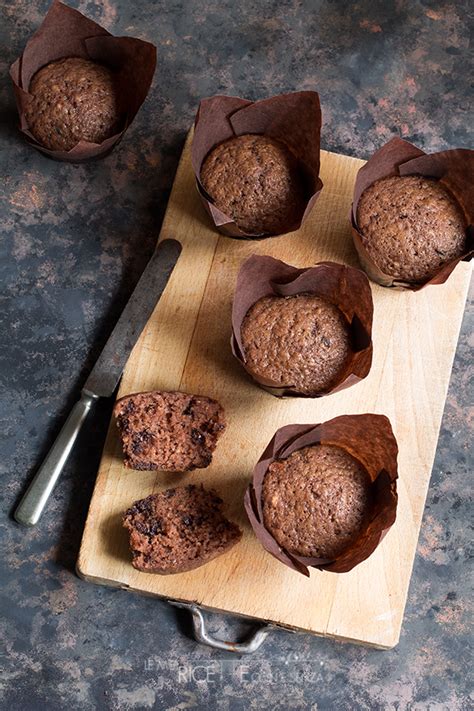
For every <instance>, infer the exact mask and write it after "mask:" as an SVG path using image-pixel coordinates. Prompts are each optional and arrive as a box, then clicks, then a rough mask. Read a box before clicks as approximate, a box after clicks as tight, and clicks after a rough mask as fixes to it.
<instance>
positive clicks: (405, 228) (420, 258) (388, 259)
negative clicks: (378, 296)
mask: <svg viewBox="0 0 474 711" xmlns="http://www.w3.org/2000/svg"><path fill="white" fill-rule="evenodd" d="M357 224H358V226H359V230H360V232H361V234H362V242H363V244H364V247H365V248H366V249H367V251H368V253H369V255H370V257H371V258H372V259H373V261H374V262H375V264H376V265H377V266H378V267H379V269H381V270H382V271H383V272H384V273H385V274H388V275H390V276H392V277H395V278H397V279H401V280H406V281H414V282H415V281H421V280H424V279H427V278H430V277H431V276H433V275H434V274H435V273H436V272H437V271H439V269H440V268H441V267H442V266H443V265H444V264H445V263H446V262H450V261H451V260H453V259H455V258H456V257H458V256H460V255H461V254H462V253H463V251H464V248H465V244H466V220H465V217H464V214H463V211H462V209H461V207H460V206H459V205H458V203H457V202H456V200H455V199H454V197H453V196H452V195H451V194H450V193H449V192H448V190H447V189H446V188H445V187H444V186H443V185H442V184H441V183H440V182H439V181H437V180H434V179H432V178H424V177H423V176H420V175H407V176H392V177H389V178H382V179H380V180H377V181H376V182H375V183H373V184H372V185H370V186H369V187H368V188H367V189H366V190H365V191H364V192H363V194H362V196H361V198H360V200H359V204H358V208H357Z"/></svg>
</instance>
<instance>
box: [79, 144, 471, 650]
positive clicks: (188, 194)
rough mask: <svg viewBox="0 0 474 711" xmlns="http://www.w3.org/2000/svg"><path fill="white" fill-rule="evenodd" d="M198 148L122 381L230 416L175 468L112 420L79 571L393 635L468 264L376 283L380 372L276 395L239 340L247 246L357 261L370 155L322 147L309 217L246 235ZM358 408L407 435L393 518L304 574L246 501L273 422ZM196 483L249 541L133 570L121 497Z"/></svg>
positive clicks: (378, 639) (229, 605)
mask: <svg viewBox="0 0 474 711" xmlns="http://www.w3.org/2000/svg"><path fill="white" fill-rule="evenodd" d="M189 148H190V137H188V141H187V143H186V146H185V148H184V152H183V156H182V159H181V162H180V165H179V168H178V172H177V175H176V179H175V183H174V187H173V191H172V194H171V197H170V201H169V205H168V209H167V212H166V216H165V219H164V223H163V227H162V230H161V234H160V239H164V238H167V237H172V238H175V239H178V240H179V241H180V242H181V243H182V245H183V252H182V255H181V257H180V260H179V262H178V265H177V267H176V269H175V271H174V273H173V275H172V277H171V280H170V282H169V284H168V287H167V289H166V291H165V293H164V295H163V297H162V299H161V301H160V303H159V304H158V306H157V308H156V309H155V312H154V314H153V316H152V317H151V319H150V321H149V323H148V325H147V326H146V328H145V330H144V332H143V334H142V336H141V338H140V340H139V341H138V343H137V344H136V346H135V348H134V350H133V353H132V356H131V358H130V360H129V362H128V365H127V367H126V370H125V373H124V376H123V379H122V383H121V387H120V393H119V394H120V395H125V394H127V393H132V392H137V391H140V390H152V389H167V390H173V389H179V390H184V391H188V392H192V393H198V394H205V395H209V396H210V397H214V398H216V399H218V400H219V401H220V402H221V403H222V405H223V406H224V408H225V410H226V416H227V421H228V427H227V430H226V432H225V434H224V435H223V437H222V438H221V439H220V441H219V444H218V447H217V450H216V452H215V455H214V460H213V463H212V465H211V466H210V467H209V468H208V469H205V470H197V471H194V472H190V473H187V474H178V475H176V474H169V473H160V472H158V473H157V472H138V471H131V470H127V469H125V468H124V467H123V465H122V461H121V448H120V442H119V438H118V433H117V431H116V426H115V424H114V423H113V422H112V423H111V426H110V429H109V433H108V436H107V440H106V444H105V448H104V453H103V457H102V462H101V465H100V469H99V473H98V476H97V483H96V486H95V490H94V494H93V498H92V502H91V506H90V510H89V515H88V519H87V523H86V527H85V531H84V537H83V541H82V547H81V551H80V555H79V560H78V565H77V569H78V573H79V575H81V576H82V577H84V578H85V579H87V580H90V581H92V582H97V583H102V584H107V585H114V586H117V587H122V588H126V589H130V590H134V591H140V592H142V593H145V594H149V595H150V594H151V595H157V596H162V597H165V598H169V599H175V600H182V601H194V602H197V603H199V604H201V605H203V606H204V607H206V608H209V609H215V610H222V611H226V612H230V613H235V614H239V615H245V616H248V617H252V618H258V619H262V620H267V621H271V622H274V623H277V624H280V625H284V626H288V627H292V628H297V629H301V630H306V631H309V632H313V633H315V634H320V635H326V636H329V637H334V638H338V639H345V640H352V641H356V642H361V643H365V644H370V645H375V646H378V647H384V648H390V647H392V646H394V645H395V644H396V643H397V641H398V639H399V635H400V628H401V624H402V619H403V611H404V607H405V601H406V596H407V590H408V585H409V581H410V575H411V570H412V565H413V559H414V555H415V550H416V544H417V539H418V533H419V529H420V524H421V518H422V513H423V506H424V502H425V497H426V492H427V489H428V484H429V478H430V472H431V467H432V464H433V459H434V455H435V450H436V443H437V439H438V432H439V427H440V422H441V416H442V412H443V407H444V402H445V398H446V392H447V387H448V382H449V376H450V372H451V366H452V361H453V357H454V353H455V349H456V343H457V339H458V334H459V329H460V325H461V319H462V314H463V309H464V303H465V299H466V294H467V289H468V285H469V278H470V271H471V270H470V266H469V265H468V264H466V263H462V264H460V265H459V266H458V267H457V268H456V270H455V272H454V274H453V275H452V276H451V277H450V279H449V280H448V282H447V283H446V284H444V285H443V286H434V287H428V288H426V289H424V290H422V291H421V292H418V293H412V292H408V291H403V292H401V291H393V290H390V289H384V288H382V287H379V286H377V285H376V284H372V291H373V297H374V306H375V314H374V332H373V338H374V361H373V365H372V370H371V372H370V374H369V376H368V377H367V378H366V379H365V380H363V381H362V382H361V383H359V384H357V385H355V386H354V387H351V388H349V389H347V390H344V391H343V392H340V393H337V394H334V395H330V396H329V397H325V398H321V399H317V400H311V399H301V398H294V399H285V400H279V399H277V398H275V397H273V396H272V395H270V394H269V393H267V392H265V391H263V390H261V389H260V388H258V387H256V386H255V385H254V384H252V382H251V381H250V380H249V379H248V377H247V375H246V373H245V372H244V370H243V369H242V368H241V367H240V365H239V364H238V362H237V361H236V360H235V359H234V358H233V357H232V355H231V352H230V345H229V343H230V314H231V303H232V294H233V289H234V284H235V280H236V275H237V272H238V269H239V265H240V264H241V262H242V261H243V260H244V259H245V258H246V257H247V256H249V255H250V254H252V253H258V254H269V255H272V256H274V257H277V258H279V259H282V260H284V261H286V262H288V263H290V264H293V265H295V266H297V267H304V266H310V265H313V264H315V263H316V262H318V261H321V260H333V261H338V262H345V263H347V264H352V265H357V257H356V254H355V250H354V248H353V246H352V241H351V236H350V226H349V220H348V214H349V207H350V203H351V198H352V188H353V184H354V178H355V174H356V172H357V170H358V169H359V168H360V167H361V166H362V165H363V161H361V160H357V159H354V158H349V157H347V156H341V155H336V154H334V153H328V152H324V151H323V152H322V156H321V160H322V164H321V177H322V180H323V182H324V189H323V192H322V194H321V196H320V198H319V200H318V201H317V203H316V206H315V208H314V210H313V212H312V214H311V217H310V218H309V219H308V220H307V222H306V223H305V225H304V226H303V227H302V228H301V229H300V230H298V232H294V233H292V234H289V235H285V236H283V237H278V238H274V239H267V240H263V241H257V242H253V241H248V242H247V241H239V240H233V239H229V238H226V237H222V236H219V234H218V233H217V232H215V231H214V230H213V229H212V228H211V226H210V223H209V221H208V218H207V215H206V214H205V212H204V209H203V207H202V205H201V203H200V201H199V198H198V195H197V192H196V189H195V185H194V176H193V173H192V169H191V161H190V150H189ZM363 412H375V413H382V414H385V415H387V416H388V417H389V418H390V420H391V422H392V426H393V429H394V431H395V435H396V437H397V439H398V443H399V448H400V454H399V474H400V478H399V484H398V491H399V507H398V516H397V521H396V524H395V525H394V526H393V528H392V529H391V530H390V532H389V533H388V535H387V536H386V538H385V539H384V541H383V542H382V544H381V545H380V546H379V547H378V549H377V550H376V551H375V553H374V554H373V555H372V556H371V557H370V558H369V559H368V560H367V561H365V562H364V563H362V564H360V565H359V566H357V567H356V568H355V569H354V570H352V571H351V572H350V573H345V574H335V573H328V572H320V571H317V570H313V571H312V572H311V578H310V579H309V580H308V579H307V578H305V577H303V576H302V575H300V574H298V573H296V572H293V571H291V570H290V569H288V568H287V567H286V566H284V565H282V564H281V563H279V562H278V561H277V560H275V559H274V558H273V557H272V556H270V555H269V554H268V553H266V551H264V550H263V548H261V546H260V544H259V543H258V541H257V540H256V539H255V537H254V535H253V533H252V530H251V528H250V525H249V524H248V522H247V519H246V516H245V513H244V509H243V505H242V500H243V495H244V490H245V487H246V485H247V483H248V481H249V478H250V476H251V472H252V469H253V466H254V464H255V462H256V461H257V459H258V457H259V456H260V454H261V453H262V451H263V449H264V448H265V446H266V444H267V443H268V441H269V440H270V438H271V437H272V435H273V433H274V432H275V430H276V429H277V428H278V427H281V426H282V425H286V424H289V423H317V422H322V421H324V420H328V419H330V418H332V417H335V416H337V415H342V414H352V413H363ZM190 482H193V483H201V482H202V483H204V484H205V485H206V486H209V487H214V488H215V489H217V491H218V493H219V494H220V495H221V496H222V498H223V499H224V500H225V501H226V503H227V504H228V505H227V513H228V515H229V517H230V518H231V519H232V520H235V521H236V522H237V523H238V524H239V525H240V526H241V527H242V528H243V530H244V538H243V540H242V542H241V543H240V544H239V545H237V546H235V547H234V548H233V549H232V551H230V552H229V553H227V554H225V555H224V556H221V557H220V558H217V559H216V560H214V561H212V562H211V563H209V564H208V565H205V566H203V567H202V568H200V569H197V570H195V571H192V572H189V573H181V574H179V575H172V576H159V575H150V574H146V573H141V572H138V571H136V570H135V569H134V568H133V567H132V566H131V563H130V554H129V552H128V541H127V535H126V532H125V531H124V530H123V529H122V527H121V515H122V512H123V511H124V510H125V509H126V508H127V507H128V506H130V505H131V504H132V502H134V501H135V500H136V499H140V498H142V497H144V496H147V495H148V494H150V493H152V492H155V491H160V490H162V489H165V488H167V487H169V486H171V485H176V484H184V483H190Z"/></svg>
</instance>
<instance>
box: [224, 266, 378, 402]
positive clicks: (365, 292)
mask: <svg viewBox="0 0 474 711" xmlns="http://www.w3.org/2000/svg"><path fill="white" fill-rule="evenodd" d="M302 293H305V294H315V295H316V296H320V297H321V298H323V299H325V300H326V301H329V302H330V303H332V304H334V305H335V306H337V308H338V309H340V311H342V313H343V314H344V316H345V318H346V319H347V322H348V326H349V332H350V336H351V351H352V354H351V357H350V358H349V359H348V361H347V363H346V365H345V367H344V369H343V371H342V372H341V375H340V378H339V380H338V381H337V382H336V383H334V384H333V385H332V387H330V388H328V389H326V390H324V391H322V392H319V393H314V394H313V393H311V394H308V393H301V392H299V391H298V390H294V389H293V385H292V383H287V384H286V385H285V386H282V385H281V383H276V382H275V381H272V380H269V379H266V378H262V377H261V376H259V375H258V374H257V373H255V372H254V371H253V370H252V369H251V368H250V367H248V365H247V363H246V362H245V356H244V348H243V344H242V335H241V330H242V322H243V320H244V318H245V315H246V313H247V312H248V310H249V309H250V308H251V307H252V306H253V305H254V304H255V303H256V302H257V301H258V300H259V299H262V298H263V297H264V296H283V297H284V296H294V295H295V294H302ZM372 316H373V303H372V292H371V290H370V284H369V280H368V279H367V277H366V276H365V274H364V273H363V272H362V271H361V270H360V269H355V268H354V267H348V266H346V265H344V264H336V263H335V262H320V263H319V264H316V265H315V266H314V267H309V268H307V269H297V268H296V267H292V266H290V265H289V264H285V262H281V261H280V260H279V259H274V258H273V257H267V256H259V255H256V254H253V255H252V256H251V257H249V258H248V259H246V260H245V262H244V263H243V264H242V266H241V268H240V271H239V274H238V277H237V285H236V288H235V294H234V302H233V305H232V341H231V345H232V353H233V354H234V356H235V357H236V358H237V359H238V360H239V361H240V362H241V363H242V365H243V366H244V368H245V370H246V371H247V373H249V375H251V376H252V378H253V379H254V380H255V381H256V382H257V383H258V384H259V385H261V386H262V387H264V388H265V390H268V391H269V392H270V393H272V395H276V396H277V397H283V396H285V395H292V396H296V397H322V396H323V395H329V394H330V393H334V392H337V391H339V390H343V389H344V388H348V387H350V386H351V385H355V383H358V382H359V380H362V379H363V378H365V377H366V375H367V374H368V373H369V370H370V366H371V365H372V350H373V348H372Z"/></svg>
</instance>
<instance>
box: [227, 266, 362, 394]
mask: <svg viewBox="0 0 474 711" xmlns="http://www.w3.org/2000/svg"><path fill="white" fill-rule="evenodd" d="M372 312H373V305H372V295H371V291H370V286H369V282H368V280H367V277H366V276H365V275H364V274H363V273H362V272H361V271H360V270H358V269H353V268H352V267H347V266H344V265H342V264H334V263H332V262H323V263H321V264H318V265H316V266H315V267H311V268H308V269H297V268H295V267H292V266H290V265H288V264H285V263H284V262H281V261H279V260H277V259H273V258H272V257H266V256H263V257H262V256H257V255H253V256H252V257H250V258H249V259H247V260H246V261H245V262H244V264H243V265H242V267H241V269H240V272H239V275H238V277H237V285H236V289H235V295H234V303H233V307H232V329H233V337H232V349H233V353H234V355H235V356H236V357H237V358H238V359H239V361H240V362H241V363H242V364H243V366H244V368H245V369H246V370H247V372H248V373H249V374H250V375H251V376H252V378H253V379H254V380H255V381H256V382H257V383H258V384H259V385H261V386H263V387H264V388H265V389H267V390H269V392H271V393H272V394H274V395H300V396H304V397H319V396H321V395H327V394H329V393H331V392H334V391H336V390H339V389H342V388H344V387H348V386H349V385H353V384H354V383H356V382H358V381H359V380H360V379H362V378H364V377H365V376H366V375H367V374H368V372H369V370H370V365H371V362H372V341H371V329H372Z"/></svg>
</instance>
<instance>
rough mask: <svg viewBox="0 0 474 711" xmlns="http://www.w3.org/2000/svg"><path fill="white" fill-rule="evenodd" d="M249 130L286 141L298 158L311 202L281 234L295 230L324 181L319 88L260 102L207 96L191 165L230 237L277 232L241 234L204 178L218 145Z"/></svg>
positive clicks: (196, 129)
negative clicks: (207, 160) (205, 185)
mask: <svg viewBox="0 0 474 711" xmlns="http://www.w3.org/2000/svg"><path fill="white" fill-rule="evenodd" d="M246 133H255V134H262V135H265V136H268V137H270V138H273V139H275V140H277V141H281V142H282V143H284V144H285V145H286V146H287V147H288V148H289V149H290V150H291V151H292V152H293V153H294V155H295V156H296V158H297V159H298V160H299V161H300V164H301V168H302V172H303V174H304V177H305V179H306V180H305V182H306V183H307V192H308V194H307V202H306V207H305V209H304V211H303V212H302V214H301V216H300V219H298V221H297V222H294V223H293V224H288V225H286V226H285V228H284V229H282V231H281V233H280V234H285V233H287V232H292V231H293V230H297V229H298V228H299V227H300V226H301V225H302V223H303V222H304V221H305V220H306V218H307V217H308V215H309V213H310V212H311V210H312V208H313V205H314V203H315V202H316V200H317V198H318V196H319V193H320V192H321V190H322V187H323V184H322V181H321V180H320V178H319V165H320V160H319V144H320V135H321V108H320V104H319V95H318V93H317V92H315V91H296V92H293V93H290V94H281V95H279V96H273V97H271V98H269V99H262V100H261V101H248V100H247V99H240V98H238V97H235V96H213V97H210V98H207V99H203V100H202V101H201V102H200V104H199V108H198V111H197V114H196V119H195V123H194V137H193V145H192V164H193V169H194V174H195V176H196V184H197V188H198V191H199V195H200V196H201V200H202V202H203V205H204V207H205V209H206V211H207V212H208V214H209V215H210V217H211V219H212V221H213V223H214V225H215V227H216V228H217V229H218V230H219V232H222V234H225V235H227V236H228V237H236V238H239V239H259V238H260V239H262V238H265V237H277V236H278V235H265V234H250V233H246V232H243V231H242V230H241V229H239V227H237V225H236V224H235V222H234V220H233V219H232V218H231V217H230V216H229V215H226V214H224V213H223V212H221V210H219V209H218V208H217V207H216V205H214V203H213V201H212V198H211V196H210V195H209V194H208V193H207V192H206V191H205V190H204V188H203V186H202V185H201V182H200V175H201V166H202V164H203V162H204V159H205V158H206V156H207V155H208V153H209V152H210V151H211V150H212V149H213V148H215V147H216V146H217V145H218V144H219V143H222V142H223V141H226V140H227V139H229V138H233V137H234V136H242V135H243V134H246Z"/></svg>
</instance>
